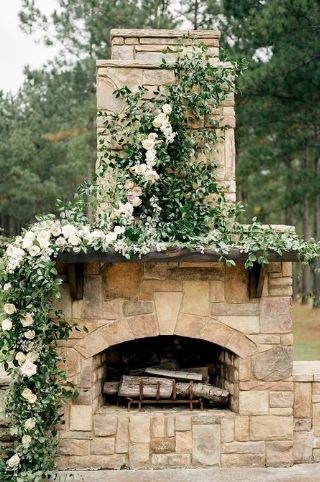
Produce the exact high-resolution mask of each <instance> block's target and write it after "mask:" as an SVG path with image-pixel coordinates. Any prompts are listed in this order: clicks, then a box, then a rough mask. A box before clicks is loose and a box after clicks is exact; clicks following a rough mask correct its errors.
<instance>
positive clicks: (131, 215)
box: [0, 45, 320, 482]
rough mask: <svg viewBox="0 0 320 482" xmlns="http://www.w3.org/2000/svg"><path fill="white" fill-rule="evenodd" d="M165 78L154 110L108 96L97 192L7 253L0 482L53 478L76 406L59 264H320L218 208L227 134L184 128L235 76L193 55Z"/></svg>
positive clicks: (309, 250)
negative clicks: (201, 260)
mask: <svg viewBox="0 0 320 482" xmlns="http://www.w3.org/2000/svg"><path fill="white" fill-rule="evenodd" d="M161 67H162V68H163V69H166V70H173V72H174V75H175V78H176V82H175V83H174V84H173V85H169V86H167V87H166V88H165V89H158V91H157V92H156V93H155V99H153V100H152V101H149V100H146V97H147V94H148V92H147V91H146V89H144V88H143V87H139V89H138V90H137V92H131V91H130V90H129V89H128V88H127V87H124V88H121V89H118V90H117V91H116V92H115V95H116V96H117V97H118V98H119V99H121V100H122V101H123V103H124V104H125V106H126V107H125V109H124V111H123V112H122V113H121V114H117V115H116V114H114V115H111V116H109V117H108V118H106V119H105V133H104V134H105V136H103V137H101V139H100V141H99V142H100V144H99V158H100V164H99V168H98V171H97V179H96V182H95V183H94V184H92V185H84V186H82V187H81V188H80V189H79V192H78V194H77V196H76V198H75V202H73V203H69V204H68V205H67V206H65V207H61V210H60V217H59V218H57V217H55V216H53V215H48V216H45V217H41V218H39V219H38V220H37V222H36V223H35V224H34V225H33V226H31V227H30V228H29V229H28V230H24V231H23V233H22V235H21V236H18V237H17V238H16V239H15V240H14V241H13V242H12V243H11V244H9V246H8V247H7V249H6V253H5V256H4V263H5V266H4V275H3V281H2V282H3V302H4V305H3V313H2V314H1V318H0V320H1V321H0V324H1V338H0V355H1V361H2V362H3V363H4V366H5V369H6V370H7V372H8V373H9V374H10V375H11V377H12V384H11V387H10V392H9V396H8V399H7V403H6V415H7V416H8V417H9V418H10V420H11V426H10V432H11V434H12V435H14V436H15V438H16V443H15V445H14V447H13V448H9V449H8V451H7V454H6V457H5V458H4V459H3V460H2V461H0V478H1V481H3V482H9V481H10V482H12V481H16V482H26V481H41V480H43V479H44V478H49V477H53V476H54V468H55V462H54V460H55V455H56V450H57V438H56V426H57V424H59V423H60V422H61V413H62V412H61V409H62V407H63V404H64V402H65V400H66V399H68V398H70V397H72V396H73V395H74V394H75V391H74V389H73V387H72V386H71V385H70V384H68V381H67V379H66V375H65V373H64V372H63V370H62V369H61V368H60V362H61V358H60V356H59V354H58V352H57V349H56V342H57V340H61V339H68V337H69V335H70V332H71V330H72V329H73V328H74V326H71V325H70V324H68V323H67V322H66V321H65V320H64V318H63V313H61V312H59V311H53V309H52V300H53V299H54V298H58V297H59V296H60V294H59V287H60V282H61V281H60V279H59V277H58V274H57V271H56V268H55V262H54V259H55V258H56V256H57V255H58V254H59V253H60V252H62V251H72V252H75V253H79V252H87V250H88V249H93V250H97V251H101V252H109V251H115V252H118V253H121V254H122V255H123V256H126V257H127V258H130V256H132V255H133V254H136V253H138V254H139V255H143V254H146V253H149V252H152V251H163V250H166V249H167V248H168V247H170V246H173V245H174V246H181V247H189V248H192V249H198V250H202V251H203V250H205V249H213V250H215V251H217V252H219V253H221V257H222V259H224V260H226V261H227V262H229V263H230V264H231V263H232V261H230V260H228V253H229V251H230V250H231V249H238V250H240V251H242V252H244V253H247V261H246V266H247V267H250V266H252V264H253V262H255V261H258V262H260V263H266V262H267V261H268V251H270V250H274V251H276V252H277V253H279V254H281V253H283V252H285V251H291V250H295V251H297V252H298V253H299V254H300V256H301V259H303V260H304V261H306V262H311V261H312V260H313V259H315V257H317V256H319V254H320V245H319V243H316V242H306V241H304V240H302V239H300V238H299V237H298V236H297V235H296V234H295V233H292V232H275V231H274V230H273V229H272V228H270V227H268V226H262V225H261V224H259V223H258V222H257V221H256V220H253V222H252V224H251V225H249V226H243V225H241V224H240V223H239V222H238V221H237V217H238V214H239V212H240V211H241V210H242V209H243V208H242V206H241V205H240V204H236V203H234V202H230V201H228V200H227V199H226V196H225V192H224V189H223V188H222V187H221V185H220V184H219V182H218V181H217V179H216V175H215V170H216V165H217V163H216V159H217V157H218V151H217V149H218V147H217V146H218V144H219V142H220V141H222V139H223V129H221V128H220V129H217V128H218V127H219V126H218V125H217V124H215V123H214V122H213V127H216V129H211V130H208V129H202V128H199V129H195V130H190V129H189V127H188V122H190V119H191V118H192V122H198V123H200V124H201V122H203V119H204V118H206V119H210V118H211V117H212V115H213V114H214V112H215V109H216V108H217V107H218V106H219V105H220V103H221V102H222V101H223V100H224V99H225V98H226V96H227V95H228V94H229V93H230V92H233V91H234V89H235V85H234V83H235V79H236V77H237V75H239V73H240V70H241V65H237V64H230V63H229V64H221V65H218V66H213V65H212V64H211V62H210V60H209V58H208V56H207V50H206V48H205V47H204V46H202V45H196V46H194V47H193V49H191V51H190V50H188V51H186V52H185V51H180V52H178V57H177V61H176V63H175V64H174V65H167V64H166V63H165V62H164V63H163V64H162V66H161ZM100 115H101V116H102V115H103V114H102V113H100ZM114 147H117V148H119V149H120V150H116V149H114ZM88 205H90V208H91V210H94V211H95V212H96V213H97V214H96V219H95V221H94V222H89V220H88V218H87V216H86V215H85V214H84V213H85V212H86V209H87V207H88ZM257 253H259V254H257Z"/></svg>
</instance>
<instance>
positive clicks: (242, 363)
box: [238, 358, 251, 381]
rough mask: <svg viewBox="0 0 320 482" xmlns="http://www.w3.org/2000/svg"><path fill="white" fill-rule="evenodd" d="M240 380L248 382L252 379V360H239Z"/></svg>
mask: <svg viewBox="0 0 320 482" xmlns="http://www.w3.org/2000/svg"><path fill="white" fill-rule="evenodd" d="M238 370H239V380H240V381H248V380H250V378H251V360H250V358H247V359H246V360H242V359H240V360H239V369H238Z"/></svg>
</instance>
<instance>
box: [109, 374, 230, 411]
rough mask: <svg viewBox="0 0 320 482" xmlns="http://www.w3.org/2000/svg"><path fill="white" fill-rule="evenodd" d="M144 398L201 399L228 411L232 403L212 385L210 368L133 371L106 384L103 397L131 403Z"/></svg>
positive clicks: (225, 394)
mask: <svg viewBox="0 0 320 482" xmlns="http://www.w3.org/2000/svg"><path fill="white" fill-rule="evenodd" d="M141 387H143V398H144V399H150V403H152V402H151V400H152V399H156V398H157V399H159V398H160V399H161V400H163V402H164V403H165V400H171V401H172V399H173V398H174V399H175V398H180V399H185V398H190V394H191V393H192V397H198V398H201V399H205V400H210V401H211V402H213V404H214V405H215V406H219V407H224V406H226V405H227V403H228V398H229V392H228V390H224V389H222V388H218V387H215V386H214V385H211V384H210V383H209V377H208V369H207V367H199V368H189V369H188V370H187V371H184V370H183V371H182V370H164V369H162V368H157V367H156V368H154V367H150V368H145V369H140V370H131V372H130V374H129V375H123V376H122V377H121V380H120V381H116V382H108V381H107V382H105V383H104V387H103V393H104V394H105V395H107V396H118V397H124V398H128V399H138V398H139V397H140V398H141Z"/></svg>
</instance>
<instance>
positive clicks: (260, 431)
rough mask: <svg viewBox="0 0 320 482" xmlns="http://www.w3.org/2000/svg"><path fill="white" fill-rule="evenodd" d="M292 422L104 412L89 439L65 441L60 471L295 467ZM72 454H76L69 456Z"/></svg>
mask: <svg viewBox="0 0 320 482" xmlns="http://www.w3.org/2000/svg"><path fill="white" fill-rule="evenodd" d="M292 428H293V427H292V418H290V417H276V416H275V417H270V416H269V417H263V416H252V417H248V416H241V415H237V414H235V413H233V412H231V411H229V410H216V409H210V410H203V411H201V410H193V411H190V410H189V409H185V408H184V409H177V408H172V409H168V410H167V409H165V410H155V409H154V408H151V407H150V408H149V407H146V408H145V409H144V411H143V412H138V411H137V410H132V411H131V412H128V411H127V410H126V409H123V408H115V407H107V406H104V407H101V408H100V409H99V410H98V411H97V412H96V414H95V415H94V416H93V433H94V436H93V438H92V439H91V440H87V439H86V434H85V433H84V434H83V439H82V440H81V434H79V438H78V440H70V439H63V438H62V439H61V442H60V451H61V457H60V467H61V468H70V469H73V468H74V469H81V468H82V469H84V468H92V469H98V468H109V469H111V468H117V469H120V468H130V469H139V468H154V469H161V468H166V467H167V468H168V467H172V468H179V467H212V466H219V465H221V466H227V467H230V466H250V467H262V466H264V465H272V466H276V465H282V466H283V465H291V464H292V463H293V457H292V441H288V439H290V437H292ZM71 454H72V455H71Z"/></svg>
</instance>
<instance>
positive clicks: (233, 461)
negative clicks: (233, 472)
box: [221, 454, 265, 467]
mask: <svg viewBox="0 0 320 482" xmlns="http://www.w3.org/2000/svg"><path fill="white" fill-rule="evenodd" d="M221 465H222V466H223V467H263V466H264V465H265V455H264V454H222V455H221Z"/></svg>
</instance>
